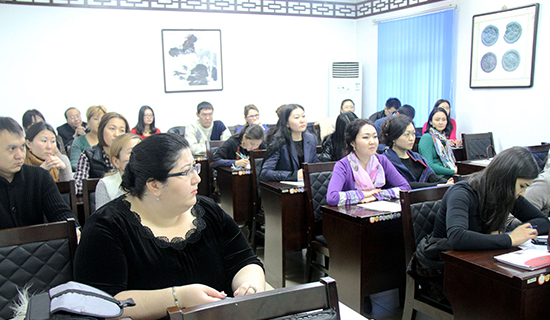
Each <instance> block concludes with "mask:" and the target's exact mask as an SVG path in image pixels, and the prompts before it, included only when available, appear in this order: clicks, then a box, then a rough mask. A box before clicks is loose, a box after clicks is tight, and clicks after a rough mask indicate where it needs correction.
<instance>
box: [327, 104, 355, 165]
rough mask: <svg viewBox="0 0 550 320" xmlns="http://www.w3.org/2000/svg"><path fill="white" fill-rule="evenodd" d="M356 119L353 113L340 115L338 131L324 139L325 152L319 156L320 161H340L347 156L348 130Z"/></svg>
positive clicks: (337, 124) (337, 120) (337, 125)
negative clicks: (346, 136) (349, 125)
mask: <svg viewBox="0 0 550 320" xmlns="http://www.w3.org/2000/svg"><path fill="white" fill-rule="evenodd" d="M348 101H349V99H348ZM355 119H357V116H356V115H355V113H353V112H351V111H348V112H344V113H340V115H338V118H336V129H335V130H334V132H333V133H331V134H329V135H328V136H326V137H325V139H323V151H321V154H320V155H319V161H321V162H327V161H338V160H340V159H342V158H343V157H344V156H345V155H346V140H345V134H346V128H347V126H348V124H350V123H351V122H352V121H353V120H355Z"/></svg>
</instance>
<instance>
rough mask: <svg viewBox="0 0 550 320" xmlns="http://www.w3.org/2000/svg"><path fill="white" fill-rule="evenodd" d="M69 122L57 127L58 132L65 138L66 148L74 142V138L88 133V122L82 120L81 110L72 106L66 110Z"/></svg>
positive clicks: (66, 117)
mask: <svg viewBox="0 0 550 320" xmlns="http://www.w3.org/2000/svg"><path fill="white" fill-rule="evenodd" d="M65 119H66V120H67V123H65V124H64V125H62V126H59V127H57V133H58V134H59V135H60V136H61V138H63V143H64V146H65V148H66V147H67V146H70V145H72V144H73V139H74V138H76V137H78V136H83V135H85V134H86V122H82V117H81V116H80V111H78V109H77V108H74V107H70V108H69V109H67V110H66V111H65Z"/></svg>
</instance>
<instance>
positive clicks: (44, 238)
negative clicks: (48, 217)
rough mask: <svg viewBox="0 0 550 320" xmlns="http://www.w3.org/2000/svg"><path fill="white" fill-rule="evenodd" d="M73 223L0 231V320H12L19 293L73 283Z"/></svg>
mask: <svg viewBox="0 0 550 320" xmlns="http://www.w3.org/2000/svg"><path fill="white" fill-rule="evenodd" d="M75 251H76V225H75V220H74V219H68V220H67V221H62V222H55V223H48V224H41V225H34V226H28V227H20V228H12V229H4V230H0V270H2V272H1V275H0V319H11V318H12V317H13V316H14V315H13V311H12V310H11V309H10V307H11V306H13V301H16V300H17V296H18V292H17V289H18V288H19V289H22V288H24V287H25V286H27V287H29V286H30V288H29V291H30V292H31V293H34V292H38V291H45V290H49V289H50V288H52V287H55V286H57V285H59V284H62V283H65V282H67V281H70V280H73V258H74V254H75Z"/></svg>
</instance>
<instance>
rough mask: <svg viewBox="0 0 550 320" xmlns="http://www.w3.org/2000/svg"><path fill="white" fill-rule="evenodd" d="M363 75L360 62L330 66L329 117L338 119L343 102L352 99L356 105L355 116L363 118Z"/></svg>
mask: <svg viewBox="0 0 550 320" xmlns="http://www.w3.org/2000/svg"><path fill="white" fill-rule="evenodd" d="M362 75H363V72H362V70H361V64H360V63H359V62H333V63H332V64H331V65H330V79H329V90H328V95H329V97H328V102H329V105H328V110H329V114H328V115H329V117H337V116H338V114H339V113H340V104H341V103H342V100H344V99H351V100H353V102H354V103H355V114H356V115H357V116H358V117H359V118H361V109H362V93H361V90H362V84H361V82H362Z"/></svg>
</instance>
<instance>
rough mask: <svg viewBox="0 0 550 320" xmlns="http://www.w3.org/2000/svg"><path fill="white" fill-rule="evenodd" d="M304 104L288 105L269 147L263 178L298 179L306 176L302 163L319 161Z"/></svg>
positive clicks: (261, 177) (282, 112)
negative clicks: (309, 130) (308, 128)
mask: <svg viewBox="0 0 550 320" xmlns="http://www.w3.org/2000/svg"><path fill="white" fill-rule="evenodd" d="M306 129H307V119H306V116H305V112H304V107H302V106H301V105H298V104H288V105H286V106H285V107H284V109H283V110H282V111H281V114H280V115H279V121H277V132H276V133H275V135H274V136H273V141H272V142H271V144H270V145H269V147H268V148H267V151H266V154H265V158H264V159H265V160H264V163H263V166H262V173H261V175H260V180H263V181H285V180H287V181H297V180H301V179H303V172H302V163H304V162H307V163H314V162H317V161H318V159H317V143H316V138H315V136H314V135H313V134H311V133H309V132H307V131H306Z"/></svg>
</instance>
